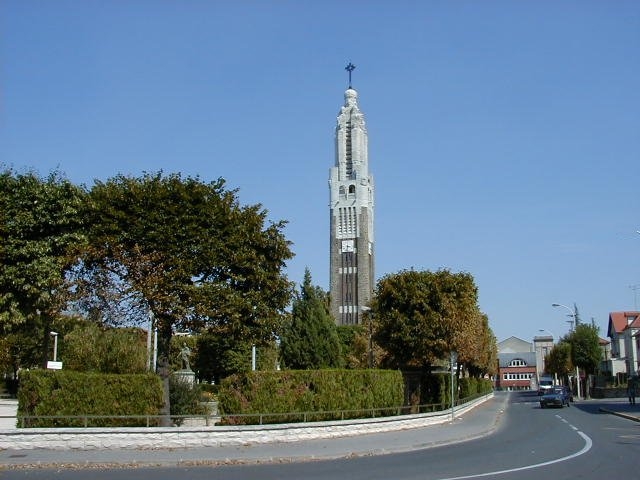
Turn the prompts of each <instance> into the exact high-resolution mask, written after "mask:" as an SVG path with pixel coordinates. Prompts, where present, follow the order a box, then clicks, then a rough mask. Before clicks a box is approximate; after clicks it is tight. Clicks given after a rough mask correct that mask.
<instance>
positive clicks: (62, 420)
mask: <svg viewBox="0 0 640 480" xmlns="http://www.w3.org/2000/svg"><path fill="white" fill-rule="evenodd" d="M485 395H486V393H484V394H476V395H472V396H469V397H466V398H463V399H458V400H456V402H455V406H461V405H464V404H466V403H469V402H472V401H474V400H476V399H478V398H480V397H483V396H485ZM450 408H452V405H451V404H448V405H445V404H443V403H431V404H423V405H409V406H407V405H403V406H398V407H381V408H369V409H356V410H331V411H308V412H283V413H226V414H219V415H216V414H190V415H171V416H170V417H171V420H172V423H173V425H175V426H180V425H185V424H186V425H188V424H193V423H194V422H197V423H198V425H204V426H212V425H266V424H276V423H307V422H317V421H340V420H353V419H367V418H382V417H394V416H403V415H416V414H424V413H436V412H445V411H447V410H449V409H450ZM12 418H13V419H15V420H16V427H18V428H89V427H105V428H106V427H109V428H113V427H117V428H120V427H158V426H161V423H162V421H163V419H165V416H163V415H20V416H17V417H13V416H0V419H12Z"/></svg>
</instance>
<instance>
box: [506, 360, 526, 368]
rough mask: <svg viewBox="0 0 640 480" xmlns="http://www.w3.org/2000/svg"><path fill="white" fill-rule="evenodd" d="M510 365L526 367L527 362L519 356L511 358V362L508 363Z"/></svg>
mask: <svg viewBox="0 0 640 480" xmlns="http://www.w3.org/2000/svg"><path fill="white" fill-rule="evenodd" d="M509 366H510V367H526V366H527V362H525V361H524V360H522V359H520V358H516V359H514V360H511V362H510V363H509Z"/></svg>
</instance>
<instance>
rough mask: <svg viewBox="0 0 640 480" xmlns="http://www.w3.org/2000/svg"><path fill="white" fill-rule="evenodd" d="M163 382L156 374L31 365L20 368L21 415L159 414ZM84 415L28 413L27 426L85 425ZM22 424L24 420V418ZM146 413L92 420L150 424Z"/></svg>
mask: <svg viewBox="0 0 640 480" xmlns="http://www.w3.org/2000/svg"><path fill="white" fill-rule="evenodd" d="M162 405H163V401H162V382H161V380H160V377H158V376H157V375H154V374H139V375H116V374H101V373H82V372H74V371H71V370H56V371H52V370H31V371H25V372H21V373H20V390H19V391H18V417H24V416H84V415H107V416H108V415H112V416H114V417H115V416H121V415H141V416H143V415H145V416H156V417H157V416H158V415H160V410H161V408H162ZM84 422H85V420H84V419H82V418H78V419H71V418H69V419H55V418H42V419H25V421H24V426H25V427H82V426H85V424H84ZM18 423H19V425H18V426H22V422H21V421H20V419H19V421H18ZM146 423H147V420H146V418H139V419H122V418H96V419H90V420H89V425H90V426H99V427H115V426H130V427H133V426H145V425H146Z"/></svg>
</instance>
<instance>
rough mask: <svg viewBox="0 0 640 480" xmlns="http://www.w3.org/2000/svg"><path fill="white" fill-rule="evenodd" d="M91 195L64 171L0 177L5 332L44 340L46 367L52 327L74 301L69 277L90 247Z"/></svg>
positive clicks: (27, 363) (27, 361) (0, 309)
mask: <svg viewBox="0 0 640 480" xmlns="http://www.w3.org/2000/svg"><path fill="white" fill-rule="evenodd" d="M85 201H86V192H85V191H84V190H83V189H82V188H80V187H76V186H75V185H73V184H72V183H71V182H69V181H68V180H66V179H64V178H63V177H62V176H61V175H60V174H59V173H58V172H54V173H52V174H50V175H49V176H48V177H47V178H46V179H42V178H40V177H39V176H38V175H36V174H35V173H32V172H30V173H24V174H17V173H15V172H13V171H12V170H5V171H4V172H2V173H1V174H0V333H1V334H2V335H3V336H5V335H9V334H10V333H12V332H13V333H19V334H23V335H25V336H29V337H32V338H38V339H39V347H40V348H39V355H38V358H37V359H36V358H25V357H24V356H22V358H21V364H20V366H21V367H33V366H36V365H38V364H40V365H42V366H44V364H46V361H47V353H48V351H49V347H50V334H49V332H50V331H51V327H52V322H53V321H54V320H55V319H56V318H57V317H59V316H60V313H61V312H62V311H63V310H64V309H65V306H66V305H67V302H68V301H69V295H70V291H71V290H70V288H69V287H70V285H69V282H68V278H67V273H68V272H69V270H70V269H71V268H72V266H73V265H74V264H75V262H76V259H77V256H78V252H79V250H80V249H81V248H82V246H83V245H84V244H85V236H84V230H83V229H84V223H83V222H84V219H85V215H84V211H85V207H86V203H85Z"/></svg>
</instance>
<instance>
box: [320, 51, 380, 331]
mask: <svg viewBox="0 0 640 480" xmlns="http://www.w3.org/2000/svg"><path fill="white" fill-rule="evenodd" d="M354 68H355V66H354V65H352V64H351V63H350V64H349V65H347V68H346V70H347V71H348V72H349V88H348V89H347V91H346V92H345V93H344V106H343V107H342V108H341V109H340V113H339V115H338V120H337V125H336V134H335V142H336V152H335V155H336V158H335V166H334V167H332V168H331V170H330V177H329V193H330V202H331V203H330V205H329V211H330V230H331V232H330V235H329V238H330V285H329V289H330V294H331V313H332V314H333V317H334V318H335V321H336V324H337V325H356V324H359V323H363V322H364V317H363V309H362V307H364V306H367V304H368V303H369V302H370V301H371V297H372V295H373V288H374V281H375V280H374V259H375V256H374V238H373V194H374V185H373V176H372V175H371V174H370V173H369V159H368V145H367V129H366V126H365V122H364V115H363V114H362V112H361V111H360V109H359V108H358V92H356V91H355V90H354V89H353V88H351V72H352V71H353V69H354Z"/></svg>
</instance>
